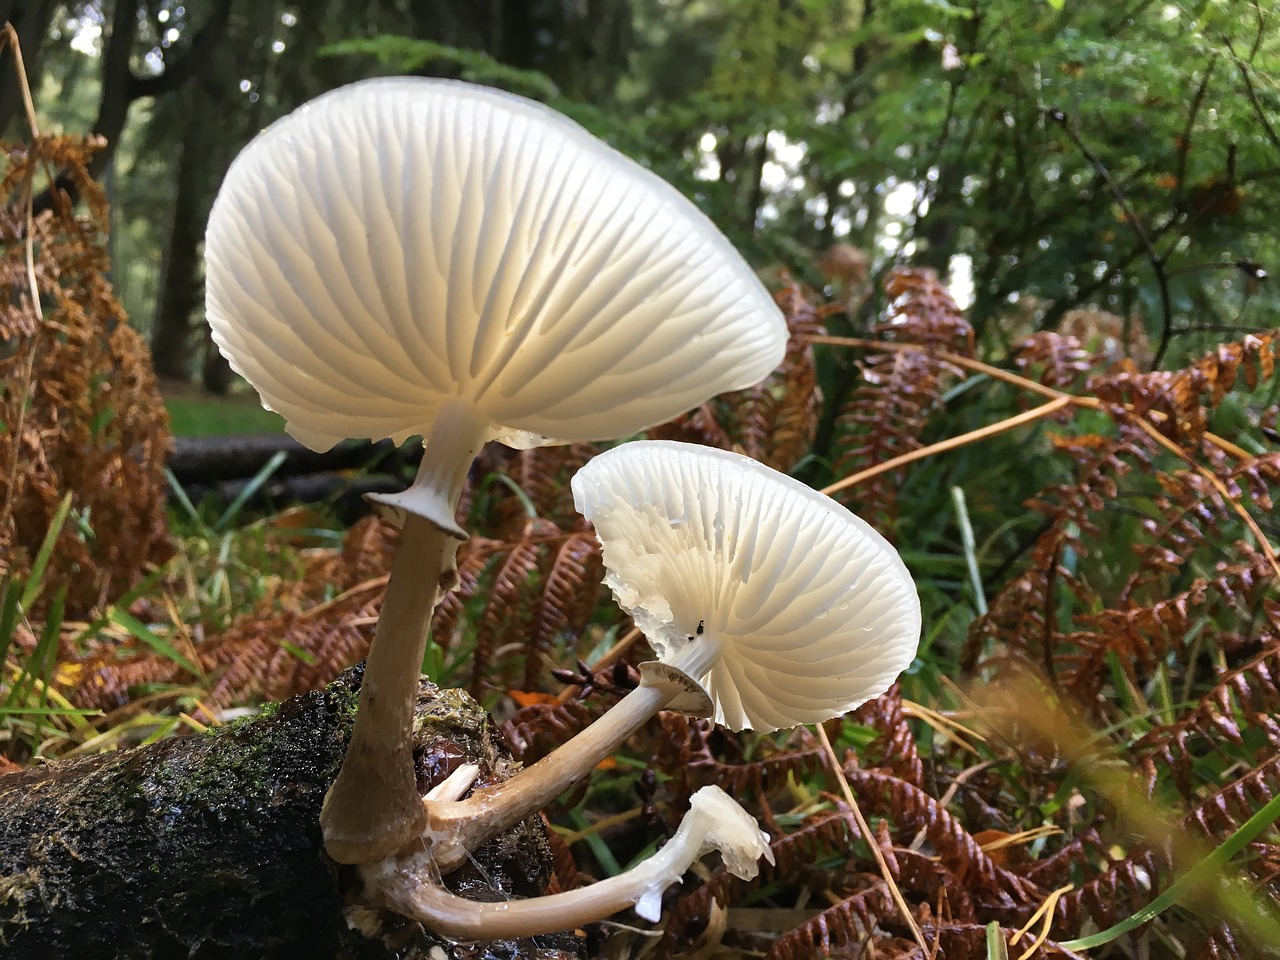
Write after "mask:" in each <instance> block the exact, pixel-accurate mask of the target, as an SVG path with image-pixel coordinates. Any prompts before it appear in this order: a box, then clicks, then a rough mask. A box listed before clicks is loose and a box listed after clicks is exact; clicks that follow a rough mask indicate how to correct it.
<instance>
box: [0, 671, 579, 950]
mask: <svg viewBox="0 0 1280 960" xmlns="http://www.w3.org/2000/svg"><path fill="white" fill-rule="evenodd" d="M360 670H361V668H359V667H357V668H355V669H353V670H350V671H348V672H347V673H345V674H343V675H342V676H341V677H339V678H338V679H337V680H336V681H334V683H333V684H331V685H330V686H329V687H328V688H327V689H325V690H323V691H317V692H314V693H309V694H304V695H303V696H300V697H295V698H293V699H292V700H289V701H286V702H285V703H283V704H280V705H278V706H270V707H268V708H266V709H265V710H264V711H263V713H262V714H261V716H259V717H258V718H256V719H254V720H252V721H249V722H245V723H239V724H234V725H231V726H228V727H224V728H221V729H219V730H218V731H216V732H215V733H212V734H209V735H200V736H187V737H179V738H173V739H169V740H164V741H161V742H159V743H155V744H151V745H149V746H145V747H137V748H134V749H130V750H121V751H118V752H115V753H108V754H102V755H99V756H94V757H89V758H86V759H83V760H76V761H71V762H67V763H58V764H51V765H49V766H45V767H35V768H31V769H28V770H23V771H20V772H18V773H13V774H9V775H8V776H4V777H0V809H3V810H4V811H5V815H4V817H3V819H0V954H3V956H4V957H5V958H6V960H28V958H29V960H43V958H49V957H76V956H79V957H93V958H95V960H96V958H121V960H123V958H126V957H127V958H130V960H139V958H170V957H172V958H191V960H211V958H223V957H225V958H233V957H234V958H245V960H252V958H286V957H316V958H338V957H342V958H360V960H364V958H390V957H393V956H394V957H401V958H423V960H425V958H427V957H431V958H432V960H440V958H441V957H461V956H463V955H465V956H467V957H478V956H481V955H483V956H502V957H511V958H516V957H534V956H538V957H544V956H551V955H555V956H561V957H565V958H569V957H577V956H579V955H580V953H581V943H580V941H579V940H578V939H576V938H575V937H573V936H572V935H568V934H565V935H555V936H549V937H540V938H535V939H527V940H520V941H508V942H503V943H500V944H496V945H493V946H492V947H491V948H490V949H489V951H488V952H483V953H478V952H477V951H476V950H475V948H473V947H467V946H465V945H464V946H463V947H459V946H458V945H455V944H452V943H451V942H449V941H447V940H444V939H443V938H439V937H435V936H432V935H431V934H429V933H426V932H424V931H422V930H421V929H420V928H419V927H417V926H416V925H415V924H409V923H406V922H405V921H403V920H402V919H401V918H398V917H396V916H394V915H390V914H382V913H378V912H376V911H373V910H371V909H368V908H366V907H363V906H361V905H359V903H358V900H357V898H358V894H359V880H358V876H357V873H356V871H355V870H353V869H352V868H347V867H341V866H338V865H337V864H335V863H334V862H333V861H331V860H330V859H329V858H328V857H327V856H326V855H325V853H324V849H323V845H322V843H321V836H320V828H319V815H320V804H321V801H322V800H323V797H324V794H325V791H326V790H327V789H328V786H329V784H330V783H331V782H332V780H333V779H334V777H335V776H336V774H337V770H338V766H339V764H340V762H341V760H342V754H343V750H344V748H345V745H346V742H347V739H348V737H349V735H350V732H351V723H352V720H353V717H354V714H355V705H356V697H357V694H358V690H359V680H360V675H361V673H360ZM414 758H415V762H416V764H417V770H418V783H419V788H420V789H421V790H423V791H424V792H425V791H426V790H427V789H429V788H430V787H431V786H433V785H434V784H435V783H438V782H439V781H440V780H442V779H443V778H444V777H445V776H447V775H448V774H449V773H450V772H451V771H452V770H453V769H454V768H455V767H456V766H457V765H458V764H460V763H462V762H467V761H472V760H474V761H475V762H477V763H479V764H480V765H481V768H482V770H483V773H482V775H481V780H480V782H481V783H483V782H484V781H485V780H486V779H492V778H496V779H502V778H503V777H505V776H507V775H509V772H510V768H511V766H512V762H511V761H510V759H509V757H508V754H507V752H506V749H505V747H504V746H503V745H502V744H501V743H500V742H499V738H498V735H497V734H496V732H495V729H494V727H493V725H492V723H491V722H490V721H489V719H488V717H487V715H486V714H485V713H484V711H483V710H482V709H481V708H480V707H479V706H478V705H477V704H476V703H475V701H473V700H472V699H471V698H470V697H469V696H468V695H467V694H465V693H463V692H461V691H456V690H437V689H436V688H434V687H433V686H432V685H431V684H429V683H427V682H425V681H424V682H423V684H422V686H421V688H420V690H419V695H418V704H417V709H416V722H415V750H414ZM550 859H551V858H550V854H549V852H548V847H547V839H546V830H545V826H544V824H543V822H542V820H541V818H540V817H532V818H530V819H529V820H526V821H525V822H524V823H522V824H520V825H518V826H517V827H515V828H514V829H512V830H511V831H509V832H508V833H506V834H503V835H502V836H500V837H498V838H497V839H495V840H493V841H492V842H490V843H489V844H486V845H485V846H484V847H482V848H481V849H480V850H478V851H477V852H476V859H475V861H474V862H473V863H472V864H469V865H468V866H467V867H464V868H463V869H462V870H459V871H457V872H455V873H453V874H450V875H449V877H447V878H446V880H447V883H448V886H449V887H450V888H451V889H453V890H455V892H463V893H467V894H468V895H469V896H472V897H478V898H481V899H484V898H486V895H487V899H509V898H511V897H520V896H531V895H537V894H539V893H541V892H542V889H543V887H544V886H545V884H546V882H547V880H548V872H549V864H550ZM495 888H496V889H495ZM550 951H562V952H560V953H555V954H552V953H550Z"/></svg>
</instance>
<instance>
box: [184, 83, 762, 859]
mask: <svg viewBox="0 0 1280 960" xmlns="http://www.w3.org/2000/svg"><path fill="white" fill-rule="evenodd" d="M205 249H206V257H207V260H208V268H207V282H206V287H207V314H208V318H209V323H210V325H211V326H212V328H213V338H214V340H215V342H216V343H217V344H218V347H219V349H220V350H221V351H222V353H223V354H224V355H225V356H226V357H227V359H228V360H229V361H230V363H231V366H232V367H233V368H234V369H235V370H236V371H238V372H239V373H241V374H242V375H243V376H244V377H245V379H247V380H248V381H249V382H250V383H251V384H252V385H253V386H254V387H255V388H256V389H257V391H258V393H259V394H260V396H261V398H262V402H263V404H264V406H267V407H268V408H269V409H273V410H276V411H277V412H279V413H280V414H282V415H283V416H284V417H285V419H286V421H287V429H288V430H289V432H290V433H291V434H293V436H295V437H296V438H298V439H299V440H300V441H302V442H303V443H305V444H306V445H308V446H309V447H312V448H313V449H317V450H318V449H325V448H328V447H329V446H331V445H332V444H334V443H335V442H337V441H338V440H341V439H344V438H348V437H355V438H362V437H369V438H372V439H379V438H382V437H390V438H392V439H393V440H396V441H403V440H404V439H406V438H408V437H410V436H413V435H421V436H422V437H423V438H424V443H425V445H426V449H425V452H424V456H423V460H422V466H421V468H420V469H419V471H418V475H417V478H416V480H415V481H414V483H413V485H412V486H411V487H410V488H409V489H408V490H406V491H405V492H403V493H400V494H395V495H391V496H384V497H381V498H379V499H381V500H382V502H383V503H384V504H385V505H387V506H388V507H390V508H393V509H394V510H395V511H396V512H397V514H398V515H399V516H401V517H402V518H403V533H402V536H401V541H400V545H399V548H398V551H397V554H396V557H395V561H394V564H393V566H392V570H391V579H390V582H389V584H388V586H387V592H386V597H385V600H384V601H383V607H382V616H381V619H380V621H379V623H378V627H377V633H376V636H375V638H374V641H373V645H372V648H371V649H370V652H369V658H368V661H367V665H366V670H365V675H364V682H363V687H362V689H361V693H360V706H359V714H358V716H357V719H356V724H355V728H354V731H353V734H352V738H351V742H350V744H349V746H348V751H347V755H346V759H345V761H344V763H343V767H342V771H341V773H340V774H339V776H338V779H337V781H336V782H335V783H334V785H333V787H332V788H331V790H330V792H329V794H328V796H327V798H326V801H325V806H324V811H323V813H322V817H321V819H322V822H323V825H324V831H325V845H326V849H327V850H328V852H329V853H330V855H331V856H333V857H334V859H336V860H339V861H342V862H346V863H360V862H369V861H373V860H377V859H380V858H381V857H383V856H385V855H387V854H389V853H391V852H392V851H394V850H396V849H398V848H399V847H400V846H401V845H403V844H404V843H406V842H408V841H409V840H411V839H412V838H413V837H415V836H416V835H417V834H418V832H419V831H420V829H421V828H422V827H423V826H424V824H425V820H424V815H423V811H422V805H421V802H420V798H419V797H418V796H417V793H416V791H415V787H414V776H413V769H412V762H411V756H410V747H409V726H410V722H411V718H412V704H413V696H414V691H415V690H416V685H417V678H418V674H419V671H420V668H421V663H422V657H423V652H424V649H425V645H426V637H427V631H428V628H429V623H430V617H431V613H432V610H433V609H434V607H435V604H436V602H437V600H438V597H439V596H440V594H441V592H442V591H444V590H447V589H449V587H450V586H451V585H452V582H453V579H454V578H455V574H454V572H453V569H454V554H455V552H456V548H457V545H458V543H459V542H460V541H461V540H463V539H465V538H466V534H465V533H464V532H463V531H462V530H461V529H460V528H459V527H458V525H457V523H456V521H455V518H454V513H455V510H456V505H457V502H458V497H459V495H460V493H461V489H462V486H463V484H464V482H465V479H466V476H467V472H468V470H469V469H470V466H471V462H472V460H473V458H474V456H475V454H476V453H477V452H478V451H479V449H480V447H481V446H482V445H483V444H484V442H485V441H486V440H491V439H498V440H502V441H503V442H505V443H508V444H511V445H514V446H521V447H525V446H532V445H536V444H539V443H545V442H553V441H551V440H549V439H548V438H554V440H555V441H579V440H595V439H605V438H611V437H617V436H623V435H626V434H629V433H634V432H636V431H638V430H641V429H643V428H645V427H647V426H650V425H652V424H655V423H658V422H661V421H663V420H666V419H669V418H670V417H672V416H675V415H676V414H678V413H680V412H681V411H683V410H686V409H688V408H690V407H692V406H695V405H697V404H699V403H701V402H703V401H704V400H706V399H708V398H709V397H711V396H713V395H714V394H717V393H720V392H723V391H726V390H733V389H738V388H741V387H745V386H747V385H749V384H752V383H755V382H757V381H758V380H760V379H761V378H762V377H764V376H765V375H766V374H767V373H768V372H769V371H770V370H772V369H773V368H774V367H775V366H776V365H777V364H778V363H779V362H780V360H781V359H782V356H783V352H784V349H785V340H786V326H785V323H784V322H783V320H782V317H781V314H780V313H779V311H778V309H777V307H776V306H775V305H774V304H773V302H772V300H771V299H770V297H769V295H768V293H767V292H766V291H765V289H764V288H763V286H762V285H761V284H760V282H759V280H758V279H757V278H756V277H755V275H754V274H753V273H752V271H751V269H750V268H749V267H748V266H747V264H746V263H745V262H744V261H743V260H742V258H741V257H739V256H738V254H737V253H736V252H735V251H734V250H733V248H732V247H731V246H730V244H729V243H728V241H727V240H725V238H724V237H723V236H721V235H720V233H719V232H718V231H717V230H716V228H715V227H714V226H713V225H712V224H711V222H710V221H709V220H707V218H706V217H705V216H703V215H702V214H701V213H700V212H699V211H698V210H697V209H696V208H695V207H694V206H693V204H692V203H690V202H689V201H688V200H686V199H685V198H684V197H683V196H681V195H680V194H679V193H678V192H677V191H676V190H675V189H673V188H672V187H671V186H669V185H668V184H666V183H664V182H663V181H662V180H660V179H659V178H658V177H656V176H654V175H653V174H652V173H650V172H648V171H647V170H645V169H643V168H642V167H640V166H639V165H637V164H635V163H633V162H632V161H630V160H628V159H627V158H626V157H624V156H622V155H621V154H620V153H618V152H617V151H615V150H613V149H612V148H610V147H608V146H607V145H605V144H604V143H602V142H601V141H599V140H597V139H596V138H595V137H593V136H591V135H590V134H588V133H587V132H586V131H585V130H583V129H582V128H581V127H579V126H578V125H577V124H575V123H573V122H572V121H570V120H568V119H567V118H565V117H563V116H561V115H560V114H558V113H555V112H554V111H552V110H550V109H548V108H547V107H545V106H542V105H540V104H537V103H534V102H531V101H528V100H525V99H522V98H520V97H515V96H512V95H509V94H505V93H501V92H498V91H495V90H491V89H487V88H484V87H478V86H474V85H471V84H466V83H460V82H456V81H444V80H427V79H418V78H391V79H380V80H370V81H366V82H362V83H357V84H353V85H351V86H348V87H344V88H341V89H339V90H336V91H334V92H332V93H328V94H326V95H324V96H322V97H320V98H318V99H316V100H314V101H312V102H310V103H308V104H305V105H304V106H302V107H300V108H299V109H297V110H295V111H294V112H293V113H291V114H289V115H288V116H287V117H285V118H283V119H282V120H280V121H278V122H277V123H275V124H274V125H272V126H271V127H270V128H268V129H267V130H266V131H264V132H263V133H262V134H260V135H259V136H258V137H257V138H256V139H255V140H254V141H253V142H252V143H250V144H249V146H248V147H246V148H245V149H244V151H243V152H242V153H241V154H240V155H239V157H238V158H237V159H236V161H235V162H234V163H233V164H232V166H231V169H230V170H229V171H228V173H227V176H226V179H225V180H224V182H223V184H222V187H221V189H220V192H219V194H218V197H217V200H216V202H215V203H214V207H213V212H212V214H211V217H210V220H209V227H208V233H207V236H206V240H205Z"/></svg>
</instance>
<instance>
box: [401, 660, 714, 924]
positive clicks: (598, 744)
mask: <svg viewBox="0 0 1280 960" xmlns="http://www.w3.org/2000/svg"><path fill="white" fill-rule="evenodd" d="M646 668H647V669H646ZM669 706H671V707H675V708H678V709H681V710H685V711H687V712H694V713H701V714H702V715H704V716H705V715H707V713H708V712H709V708H710V700H709V699H708V698H707V695H706V693H705V692H704V691H703V690H702V688H701V687H700V686H699V685H698V684H697V683H696V682H695V681H693V680H692V679H690V678H689V677H688V676H687V675H686V674H685V673H683V672H681V671H680V670H679V669H673V668H672V667H670V666H668V665H666V664H660V663H658V664H644V665H643V667H642V669H641V683H640V686H638V687H636V689H634V690H632V691H631V692H630V693H628V694H627V695H626V696H625V697H623V698H622V699H621V700H619V701H618V702H617V703H616V704H614V705H613V707H612V708H611V709H610V710H609V711H608V712H607V713H605V715H604V716H602V717H601V718H600V719H599V720H597V721H596V722H595V723H593V724H591V726H589V727H587V728H586V729H585V730H583V731H582V732H581V733H579V734H578V735H577V736H576V737H574V738H573V739H571V740H570V741H569V742H568V743H565V744H562V745H561V746H559V747H557V748H556V749H555V750H553V751H552V752H551V753H549V754H548V755H547V756H545V757H543V758H542V759H541V760H539V761H538V762H537V763H535V764H534V765H533V766H531V767H526V768H525V769H523V770H521V771H520V772H518V773H517V774H516V775H515V776H513V777H512V778H511V779H509V780H505V781H503V782H502V783H498V784H494V785H493V786H491V787H486V788H484V789H483V790H477V791H476V792H475V793H473V794H472V795H471V796H469V797H468V798H467V799H465V800H459V801H453V802H442V801H434V800H431V799H425V800H424V801H423V806H424V807H425V809H426V812H427V826H426V830H425V831H424V832H423V834H422V836H423V839H425V840H426V841H428V844H429V846H430V848H431V852H432V854H433V856H434V859H435V863H436V865H437V867H438V868H439V870H440V871H441V872H442V873H448V872H449V871H450V870H452V869H454V868H455V867H457V866H459V865H460V864H461V863H462V862H463V861H464V860H465V859H466V857H467V854H468V853H469V852H470V851H472V850H475V849H476V848H477V847H479V846H480V845H481V844H482V843H484V842H485V841H486V840H488V839H490V838H491V837H494V836H496V835H497V834H499V833H501V832H502V831H503V830H506V829H507V828H509V827H510V826H512V825H513V824H515V823H517V822H519V821H520V820H523V819H524V818H525V817H527V816H528V815H529V814H530V813H532V812H533V811H535V810H541V809H542V808H543V807H545V806H546V805H547V804H548V803H550V802H551V801H552V800H554V799H555V798H556V797H557V796H559V795H560V794H561V793H563V792H564V791H565V790H566V789H567V788H568V787H569V786H571V785H572V784H574V783H576V782H577V781H578V780H581V779H582V778H583V777H585V776H587V775H588V774H589V773H590V772H591V771H592V770H594V769H595V768H596V765H597V764H599V763H600V761H601V760H603V759H604V758H605V757H607V756H609V755H610V754H612V753H613V752H614V751H615V750H616V749H617V748H618V745H619V744H621V743H622V742H623V741H625V740H626V739H627V738H628V737H630V736H631V735H632V734H633V733H635V732H636V730H638V729H640V727H642V726H643V725H644V724H645V723H647V722H648V721H649V720H650V719H651V718H652V717H653V716H654V715H655V714H656V713H657V712H658V711H659V710H662V709H664V708H667V707H669ZM557 929H562V928H557Z"/></svg>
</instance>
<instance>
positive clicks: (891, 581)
mask: <svg viewBox="0 0 1280 960" xmlns="http://www.w3.org/2000/svg"><path fill="white" fill-rule="evenodd" d="M572 487H573V497H574V505H575V506H576V507H577V509H578V511H579V512H580V513H582V514H583V515H584V516H586V517H587V519H589V520H590V521H591V522H592V523H593V524H595V528H596V536H597V537H599V539H600V542H601V544H602V545H603V548H604V549H603V554H604V563H605V567H606V570H607V573H606V576H605V582H606V583H607V584H608V585H609V587H610V589H611V590H612V591H613V594H614V597H615V598H616V599H617V601H618V603H619V605H620V606H621V607H622V608H623V609H624V610H626V611H627V613H629V614H630V615H631V617H632V618H633V619H634V620H635V623H636V626H637V627H639V628H640V629H641V630H642V631H643V632H644V634H645V636H646V637H648V639H649V641H650V642H651V643H652V644H653V646H654V649H655V650H656V651H657V653H658V656H659V658H660V659H661V660H663V661H664V662H673V661H674V662H676V663H677V664H679V663H680V662H682V661H683V662H697V663H709V664H710V665H709V667H707V668H706V669H705V672H702V671H701V670H699V671H696V672H695V675H694V676H695V679H697V680H698V681H699V682H700V683H702V685H703V686H704V687H705V688H706V690H707V692H708V693H709V694H710V696H711V699H712V700H713V701H714V703H715V719H716V722H717V723H720V724H723V725H724V726H727V727H729V728H730V729H732V730H742V729H744V728H748V727H751V728H755V729H757V730H777V729H781V728H783V727H791V726H795V725H796V724H800V723H816V722H819V721H822V720H826V719H829V718H831V717H835V716H839V715H841V714H843V713H845V712H847V711H849V710H851V709H853V708H854V707H856V706H858V705H859V704H860V703H863V702H864V701H866V700H869V699H871V698H872V697H876V696H879V695H880V694H881V693H883V692H884V691H885V690H886V689H888V687H889V686H890V684H892V683H893V681H894V680H895V679H896V678H897V676H898V674H899V673H901V672H902V671H903V670H905V669H906V668H907V666H909V665H910V663H911V661H912V659H913V658H914V657H915V652H916V646H917V644H918V643H919V639H920V600H919V597H918V596H917V594H916V590H915V584H914V583H913V582H912V579H911V575H910V574H909V573H908V572H907V568H906V566H905V565H904V564H903V562H902V559H901V558H900V557H899V556H898V554H897V551H895V550H894V548H893V547H892V546H891V545H890V544H889V542H888V541H887V540H885V539H884V538H883V537H882V536H880V534H878V533H877V532H876V531H875V530H873V529H872V528H871V527H870V526H869V525H868V524H867V523H866V522H865V521H863V520H861V519H859V518H858V517H856V516H854V515H853V514H852V513H850V512H849V511H848V510H846V509H845V508H844V507H842V506H840V505H839V504H838V503H836V502H835V501H834V500H832V499H831V498H830V497H827V496H825V495H823V494H821V493H818V492H817V491H816V490H813V489H812V488H810V487H807V486H805V485H804V484H802V483H800V482H799V481H797V480H794V479H792V478H791V477H788V476H787V475H785V474H782V473H779V472H777V471H776V470H772V469H770V468H769V467H766V466H764V465H763V464H761V463H758V462H756V461H755V460H752V459H750V458H749V457H744V456H741V455H739V454H736V453H729V452H727V451H723V450H716V449H713V448H710V447H700V446H696V445H693V444H686V443H676V442H673V441H665V440H650V441H637V442H634V443H624V444H622V445H621V446H618V447H615V448H613V449H612V450H610V451H608V452H607V453H604V454H601V455H600V456H598V457H596V458H595V459H593V460H591V461H590V462H589V463H588V464H587V465H586V466H585V467H583V468H582V469H581V470H580V471H578V473H577V475H576V476H574V478H573V481H572ZM700 624H701V625H702V631H701V635H699V625H700ZM694 644H709V645H710V646H708V649H710V648H711V646H714V645H715V644H719V647H720V651H719V656H718V658H717V659H715V660H713V661H708V660H707V659H706V658H705V657H704V656H702V655H701V654H699V655H698V656H697V657H695V658H694V659H693V660H692V661H691V660H690V659H689V653H690V652H691V651H692V650H693V649H694V648H693V647H692V645H694ZM699 672H701V673H702V675H701V676H698V675H697V673H699Z"/></svg>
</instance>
